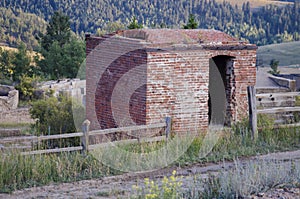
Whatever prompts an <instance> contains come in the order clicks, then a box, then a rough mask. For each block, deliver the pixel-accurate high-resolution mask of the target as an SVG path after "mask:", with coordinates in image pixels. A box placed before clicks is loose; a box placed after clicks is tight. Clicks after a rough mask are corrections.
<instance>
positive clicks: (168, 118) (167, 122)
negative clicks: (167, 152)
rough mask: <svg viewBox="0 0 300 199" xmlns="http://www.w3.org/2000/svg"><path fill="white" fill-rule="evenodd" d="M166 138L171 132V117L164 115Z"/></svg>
mask: <svg viewBox="0 0 300 199" xmlns="http://www.w3.org/2000/svg"><path fill="white" fill-rule="evenodd" d="M165 132H166V138H167V139H168V138H169V135H170V133H171V117H166V130H165Z"/></svg>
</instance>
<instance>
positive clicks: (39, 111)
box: [30, 96, 85, 148]
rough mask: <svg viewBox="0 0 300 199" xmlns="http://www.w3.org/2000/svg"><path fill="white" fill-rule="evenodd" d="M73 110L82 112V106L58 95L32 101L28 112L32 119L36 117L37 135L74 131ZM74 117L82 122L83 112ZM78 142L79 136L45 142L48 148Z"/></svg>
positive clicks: (71, 144) (76, 143)
mask: <svg viewBox="0 0 300 199" xmlns="http://www.w3.org/2000/svg"><path fill="white" fill-rule="evenodd" d="M73 111H74V112H77V113H78V112H79V113H84V112H85V111H84V107H83V106H81V105H79V104H77V103H75V102H72V99H71V98H68V97H66V96H60V97H59V98H55V97H50V98H47V99H43V100H38V101H36V102H33V103H32V107H31V109H30V114H31V117H32V118H33V119H37V121H36V124H35V127H36V130H37V135H41V134H42V135H52V134H64V133H73V132H76V131H77V130H76V126H75V123H74V117H73ZM80 116H81V118H78V114H77V117H76V120H77V121H76V122H80V123H82V122H83V121H84V117H85V114H80ZM78 144H79V138H72V139H65V140H52V141H51V142H47V147H48V148H55V147H66V146H74V145H78Z"/></svg>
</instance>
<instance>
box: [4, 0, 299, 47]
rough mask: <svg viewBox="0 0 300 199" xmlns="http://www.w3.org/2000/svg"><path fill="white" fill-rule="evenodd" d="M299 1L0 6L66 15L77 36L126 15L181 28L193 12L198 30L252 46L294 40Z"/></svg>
mask: <svg viewBox="0 0 300 199" xmlns="http://www.w3.org/2000/svg"><path fill="white" fill-rule="evenodd" d="M299 5H300V2H299V1H295V2H294V4H291V5H286V6H276V5H266V6H263V7H261V8H255V9H253V8H251V6H250V3H249V2H248V3H245V4H243V6H242V8H239V7H238V6H236V5H232V4H230V3H229V2H223V3H218V2H216V0H193V1H188V0H144V1H125V0H106V1H104V0H89V1H79V0H14V1H11V0H2V1H1V2H0V6H2V7H5V8H10V9H11V10H12V11H13V12H16V11H17V10H21V11H22V12H27V13H34V14H36V15H37V16H39V17H41V18H43V19H45V20H46V21H49V19H50V18H51V16H52V15H53V13H54V11H56V10H61V11H62V12H63V13H65V14H66V15H68V16H69V17H70V22H71V29H72V30H73V31H74V32H76V33H77V34H80V35H83V34H84V33H86V32H90V33H97V32H101V31H103V29H105V28H106V27H108V26H110V24H111V23H118V24H122V25H123V26H125V27H126V25H127V24H128V23H129V22H130V20H131V18H132V16H136V18H137V20H138V22H139V23H142V24H144V27H149V28H165V27H169V28H182V26H183V25H184V24H185V22H186V21H187V20H188V16H189V14H194V15H195V19H196V21H198V22H199V26H198V28H213V29H217V30H221V31H224V32H226V33H228V34H230V35H232V36H235V37H237V38H239V39H241V40H247V41H250V42H251V43H255V44H257V45H266V44H272V43H280V42H285V41H295V40H299V32H300V24H299V23H300V15H299V13H300V6H299Z"/></svg>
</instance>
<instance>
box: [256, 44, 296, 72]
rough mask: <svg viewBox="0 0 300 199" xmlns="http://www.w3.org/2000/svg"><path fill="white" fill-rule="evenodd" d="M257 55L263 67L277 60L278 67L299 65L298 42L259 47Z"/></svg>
mask: <svg viewBox="0 0 300 199" xmlns="http://www.w3.org/2000/svg"><path fill="white" fill-rule="evenodd" d="M257 55H258V59H259V61H260V62H262V63H263V64H264V65H265V66H266V65H269V64H270V60H271V59H276V60H278V61H279V65H280V66H287V65H294V64H300V41H297V42H288V43H281V44H272V45H267V46H261V47H259V48H258V51H257Z"/></svg>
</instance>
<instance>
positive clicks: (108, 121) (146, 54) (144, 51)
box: [87, 37, 256, 132]
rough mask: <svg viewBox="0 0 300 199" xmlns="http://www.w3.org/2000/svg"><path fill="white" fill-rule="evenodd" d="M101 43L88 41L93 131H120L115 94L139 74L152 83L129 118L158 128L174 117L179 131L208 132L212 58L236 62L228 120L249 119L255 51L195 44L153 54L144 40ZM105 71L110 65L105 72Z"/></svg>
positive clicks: (138, 94)
mask: <svg viewBox="0 0 300 199" xmlns="http://www.w3.org/2000/svg"><path fill="white" fill-rule="evenodd" d="M95 40H96V41H95ZM99 41H103V40H102V39H97V38H96V39H95V38H92V37H89V38H87V53H88V56H87V118H88V119H89V120H90V121H91V129H99V128H112V127H116V126H118V124H117V123H118V122H116V121H115V120H114V115H113V114H112V107H111V106H112V105H111V96H112V92H113V90H114V89H115V86H116V83H117V82H118V80H119V79H120V78H122V76H123V75H124V74H125V73H128V72H129V71H131V70H134V69H135V70H136V71H138V72H137V73H140V75H138V76H142V77H143V78H144V79H143V78H142V80H141V79H139V81H141V82H145V83H146V85H140V87H138V88H137V89H135V90H134V92H132V96H131V97H130V103H129V104H128V106H129V115H130V117H131V119H132V121H133V122H134V123H136V124H138V125H139V124H149V123H157V122H162V121H164V118H165V117H166V116H171V117H172V121H173V123H172V125H173V126H172V128H173V130H174V131H175V132H188V131H189V132H193V131H198V130H201V129H202V130H203V129H207V127H208V123H209V122H208V119H209V118H208V84H209V67H208V66H209V59H210V58H213V57H216V56H218V55H225V56H229V57H232V63H229V65H228V66H227V67H228V71H227V72H226V74H227V80H226V81H228V85H229V86H228V88H227V89H226V92H227V93H228V100H229V102H228V104H229V105H228V106H227V115H228V114H229V115H231V119H232V120H233V121H238V120H241V119H242V118H243V117H245V116H247V113H248V112H247V111H248V100H247V86H249V85H255V81H256V68H255V63H256V49H255V47H253V46H246V45H244V46H237V47H236V48H235V47H234V46H231V47H230V46H229V47H226V45H224V46H223V47H222V48H219V49H218V48H215V47H214V45H212V46H211V47H210V46H208V47H207V46H206V47H205V48H202V47H199V46H198V45H195V46H194V47H193V46H192V45H191V46H184V47H182V48H177V49H176V47H170V48H167V49H158V48H154V49H152V48H150V46H151V45H149V47H147V44H145V43H144V42H143V41H141V40H135V39H126V38H122V37H117V38H112V39H110V41H109V42H108V43H107V44H105V45H102V46H101V45H100V47H99V44H101V43H100V42H99ZM98 42H99V43H98ZM105 42H106V40H104V43H105ZM95 46H96V47H95ZM145 46H146V48H145ZM98 47H99V48H98ZM92 48H95V49H96V50H94V51H91V50H90V49H92ZM97 48H98V49H97ZM138 49H140V50H138ZM122 52H126V53H122ZM103 66H107V67H106V68H105V70H103ZM137 66H142V67H137ZM110 75H112V76H110ZM134 77H135V76H133V79H132V81H134ZM120 96H122V95H121V94H120ZM125 104H126V103H125ZM125 109H126V107H125V108H124V110H125ZM120 112H122V110H120ZM119 123H120V122H119Z"/></svg>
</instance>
